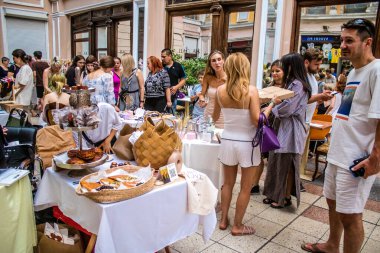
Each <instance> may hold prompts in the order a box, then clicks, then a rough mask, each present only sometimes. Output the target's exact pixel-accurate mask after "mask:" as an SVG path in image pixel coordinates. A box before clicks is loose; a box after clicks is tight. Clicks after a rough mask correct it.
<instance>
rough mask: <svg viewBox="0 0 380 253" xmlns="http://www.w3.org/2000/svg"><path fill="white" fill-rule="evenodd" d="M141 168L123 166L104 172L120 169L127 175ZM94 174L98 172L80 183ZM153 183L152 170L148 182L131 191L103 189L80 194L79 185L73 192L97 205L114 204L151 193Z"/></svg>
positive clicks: (154, 179)
mask: <svg viewBox="0 0 380 253" xmlns="http://www.w3.org/2000/svg"><path fill="white" fill-rule="evenodd" d="M141 168H142V167H139V166H134V165H125V166H119V167H116V168H112V169H108V170H106V172H108V173H109V172H112V171H115V170H119V169H122V170H125V171H127V172H129V173H133V172H136V171H138V170H140V169H141ZM95 174H98V172H96V173H92V174H90V175H87V176H84V177H83V178H82V179H81V180H80V181H82V180H87V179H89V178H90V177H91V176H93V175H95ZM155 181H156V178H155V177H154V176H153V170H152V172H151V176H150V178H149V180H148V181H146V182H145V183H143V184H141V185H139V186H136V187H133V188H131V189H125V190H107V189H105V190H101V191H98V192H82V191H81V186H80V185H81V184H79V185H78V187H77V188H76V189H75V191H76V193H77V194H78V195H81V196H86V197H87V198H89V199H92V200H93V201H95V202H98V203H114V202H118V201H122V200H127V199H131V198H134V197H137V196H140V195H143V194H145V193H147V192H149V191H151V190H152V189H153V187H154V183H155Z"/></svg>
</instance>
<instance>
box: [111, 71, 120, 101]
mask: <svg viewBox="0 0 380 253" xmlns="http://www.w3.org/2000/svg"><path fill="white" fill-rule="evenodd" d="M112 73H113V75H112V76H113V92H114V93H115V100H116V102H117V101H118V99H119V91H120V76H118V75H117V74H116V72H115V71H114V70H113V69H112Z"/></svg>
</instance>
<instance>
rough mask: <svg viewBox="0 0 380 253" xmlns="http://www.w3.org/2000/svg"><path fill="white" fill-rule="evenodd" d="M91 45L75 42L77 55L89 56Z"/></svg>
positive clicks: (86, 42)
mask: <svg viewBox="0 0 380 253" xmlns="http://www.w3.org/2000/svg"><path fill="white" fill-rule="evenodd" d="M89 51H90V44H89V42H88V41H81V42H75V55H83V56H84V57H85V58H86V57H87V56H89Z"/></svg>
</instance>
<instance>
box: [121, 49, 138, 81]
mask: <svg viewBox="0 0 380 253" xmlns="http://www.w3.org/2000/svg"><path fill="white" fill-rule="evenodd" d="M121 65H122V66H123V74H124V75H125V76H129V75H130V74H131V73H132V70H133V69H134V68H135V66H136V65H135V59H133V56H132V55H131V54H123V55H122V56H121Z"/></svg>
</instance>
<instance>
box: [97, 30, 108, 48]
mask: <svg viewBox="0 0 380 253" xmlns="http://www.w3.org/2000/svg"><path fill="white" fill-rule="evenodd" d="M96 33H97V36H96V37H97V45H98V48H107V27H106V26H104V27H98V28H96Z"/></svg>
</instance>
